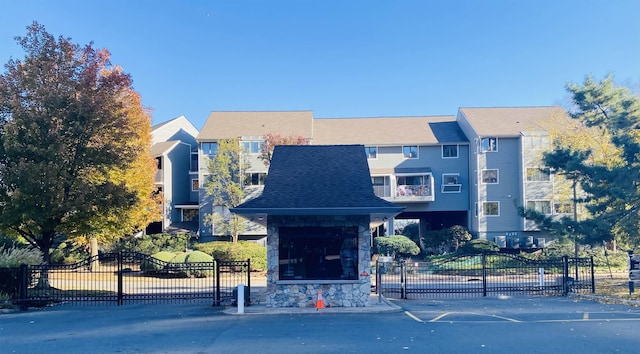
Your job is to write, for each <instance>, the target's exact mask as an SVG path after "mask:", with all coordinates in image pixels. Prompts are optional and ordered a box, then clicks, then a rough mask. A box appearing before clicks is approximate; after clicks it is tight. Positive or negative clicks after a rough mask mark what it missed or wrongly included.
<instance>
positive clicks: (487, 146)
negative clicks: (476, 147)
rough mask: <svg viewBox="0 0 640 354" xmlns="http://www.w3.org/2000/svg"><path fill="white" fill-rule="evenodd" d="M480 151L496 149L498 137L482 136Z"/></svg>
mask: <svg viewBox="0 0 640 354" xmlns="http://www.w3.org/2000/svg"><path fill="white" fill-rule="evenodd" d="M481 145H482V151H498V138H482V143H481Z"/></svg>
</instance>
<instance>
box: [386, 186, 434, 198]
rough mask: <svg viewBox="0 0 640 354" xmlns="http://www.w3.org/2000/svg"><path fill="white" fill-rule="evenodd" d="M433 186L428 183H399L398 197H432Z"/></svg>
mask: <svg viewBox="0 0 640 354" xmlns="http://www.w3.org/2000/svg"><path fill="white" fill-rule="evenodd" d="M432 195H433V193H432V192H431V186H429V185H427V184H420V185H399V186H397V187H396V195H395V197H396V198H416V197H431V196H432Z"/></svg>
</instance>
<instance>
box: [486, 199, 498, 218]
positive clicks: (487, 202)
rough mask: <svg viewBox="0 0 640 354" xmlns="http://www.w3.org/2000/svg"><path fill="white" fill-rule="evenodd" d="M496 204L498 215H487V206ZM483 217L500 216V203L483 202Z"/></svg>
mask: <svg viewBox="0 0 640 354" xmlns="http://www.w3.org/2000/svg"><path fill="white" fill-rule="evenodd" d="M489 203H491V204H494V203H495V204H496V205H497V210H498V214H485V210H486V209H485V206H486V205H487V204H489ZM482 216H500V202H498V201H486V202H482Z"/></svg>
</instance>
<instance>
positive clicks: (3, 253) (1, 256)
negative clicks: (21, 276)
mask: <svg viewBox="0 0 640 354" xmlns="http://www.w3.org/2000/svg"><path fill="white" fill-rule="evenodd" d="M23 263H24V264H31V265H35V264H40V263H42V252H40V251H39V250H37V249H33V248H28V247H18V246H15V245H14V246H11V247H5V246H0V268H13V267H19V266H20V264H23Z"/></svg>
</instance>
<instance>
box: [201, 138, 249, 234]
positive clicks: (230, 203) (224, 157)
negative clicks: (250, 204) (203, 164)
mask: <svg viewBox="0 0 640 354" xmlns="http://www.w3.org/2000/svg"><path fill="white" fill-rule="evenodd" d="M245 167H246V163H245V162H244V157H243V154H242V148H241V147H240V141H239V140H238V139H227V140H220V141H218V149H217V152H216V155H215V156H214V157H213V158H212V159H211V160H209V163H208V166H207V168H208V172H209V176H208V179H207V181H206V182H205V184H204V187H205V190H206V191H207V195H209V196H211V198H212V202H213V206H214V212H213V213H211V214H209V215H205V223H206V224H208V225H213V226H214V228H215V229H216V230H217V231H218V232H219V233H222V234H226V235H231V239H232V241H233V242H234V243H237V242H238V237H239V235H240V233H241V232H243V231H244V230H245V229H246V228H247V226H248V225H247V222H246V220H244V219H243V218H241V217H239V216H238V215H236V214H231V213H230V212H229V209H230V208H234V207H236V206H238V205H240V203H241V202H242V200H243V199H244V196H245V193H244V185H243V171H244V169H245ZM216 208H217V209H218V210H217V212H216V210H215V209H216Z"/></svg>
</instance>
